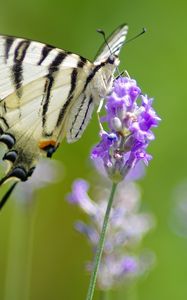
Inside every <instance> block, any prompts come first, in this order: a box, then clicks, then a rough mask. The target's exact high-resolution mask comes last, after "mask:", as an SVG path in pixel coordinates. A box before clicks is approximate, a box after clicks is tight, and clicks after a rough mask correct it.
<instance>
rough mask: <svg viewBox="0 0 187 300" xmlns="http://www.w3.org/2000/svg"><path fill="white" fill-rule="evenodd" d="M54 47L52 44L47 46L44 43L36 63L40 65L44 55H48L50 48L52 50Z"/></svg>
mask: <svg viewBox="0 0 187 300" xmlns="http://www.w3.org/2000/svg"><path fill="white" fill-rule="evenodd" d="M53 49H54V47H52V46H48V45H44V46H43V49H42V52H41V57H40V60H39V62H38V65H41V64H42V63H43V61H44V60H45V59H46V57H47V56H48V54H49V53H50V52H51V50H53Z"/></svg>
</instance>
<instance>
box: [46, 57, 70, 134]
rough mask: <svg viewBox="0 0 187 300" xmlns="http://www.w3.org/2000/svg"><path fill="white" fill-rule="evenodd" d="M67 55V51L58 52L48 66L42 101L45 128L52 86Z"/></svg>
mask: <svg viewBox="0 0 187 300" xmlns="http://www.w3.org/2000/svg"><path fill="white" fill-rule="evenodd" d="M48 53H49V52H48ZM67 55H68V54H67V53H66V52H60V53H58V54H57V56H56V57H55V58H54V60H53V61H52V63H51V64H50V66H49V68H48V70H49V72H48V74H47V75H46V83H45V86H44V99H43V101H42V103H43V107H42V126H43V129H45V123H46V114H47V111H48V107H49V103H50V95H51V89H52V86H53V83H54V80H55V76H56V72H57V71H58V69H59V66H60V64H61V63H62V61H63V60H64V59H65V58H66V57H67Z"/></svg>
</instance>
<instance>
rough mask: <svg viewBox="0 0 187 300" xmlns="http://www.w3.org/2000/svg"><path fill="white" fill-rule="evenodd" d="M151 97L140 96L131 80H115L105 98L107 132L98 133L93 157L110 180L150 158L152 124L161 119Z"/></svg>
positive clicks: (117, 179) (118, 177) (139, 91)
mask: <svg viewBox="0 0 187 300" xmlns="http://www.w3.org/2000/svg"><path fill="white" fill-rule="evenodd" d="M152 102H153V99H150V98H148V96H147V95H142V94H141V90H140V88H139V87H138V86H137V84H136V81H135V80H134V79H130V78H129V77H120V78H118V79H116V80H115V82H114V87H113V91H112V93H111V94H110V95H109V96H108V98H107V103H106V106H105V108H106V116H105V117H103V118H102V119H101V121H102V122H107V123H108V127H109V132H106V131H104V130H102V131H101V132H100V136H101V141H100V143H99V144H98V145H96V146H95V147H94V149H93V150H92V154H91V157H92V159H95V160H97V159H100V160H101V161H102V162H103V164H104V166H105V169H106V171H107V173H108V175H109V177H111V178H112V180H113V181H117V182H118V181H120V180H122V179H123V178H124V177H125V175H126V174H127V173H128V171H129V170H130V169H132V168H133V167H134V166H135V165H136V164H137V163H138V162H139V161H143V162H144V163H145V164H146V165H148V163H149V160H150V159H151V158H152V157H151V155H149V154H148V153H147V147H148V145H149V143H150V141H152V140H153V139H154V134H153V132H152V131H151V129H152V127H156V126H158V123H159V121H160V118H159V117H158V116H157V114H156V112H155V111H154V109H153V108H152Z"/></svg>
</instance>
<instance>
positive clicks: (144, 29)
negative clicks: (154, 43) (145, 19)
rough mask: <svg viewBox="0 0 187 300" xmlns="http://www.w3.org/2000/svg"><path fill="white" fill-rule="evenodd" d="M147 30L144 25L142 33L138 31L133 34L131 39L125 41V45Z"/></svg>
mask: <svg viewBox="0 0 187 300" xmlns="http://www.w3.org/2000/svg"><path fill="white" fill-rule="evenodd" d="M146 32H147V29H146V28H145V27H144V28H143V29H142V31H141V32H140V33H138V34H137V35H135V36H133V37H132V38H131V39H129V40H127V41H126V42H125V43H124V45H125V44H128V43H129V42H132V41H134V40H136V39H137V38H138V37H140V36H141V35H142V34H144V33H146Z"/></svg>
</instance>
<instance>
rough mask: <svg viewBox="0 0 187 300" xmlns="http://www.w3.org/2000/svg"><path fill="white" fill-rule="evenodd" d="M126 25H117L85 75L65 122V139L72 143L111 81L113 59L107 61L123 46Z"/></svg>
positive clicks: (116, 54) (78, 135)
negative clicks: (82, 87) (85, 77)
mask: <svg viewBox="0 0 187 300" xmlns="http://www.w3.org/2000/svg"><path fill="white" fill-rule="evenodd" d="M127 32H128V26H127V25H126V24H123V25H121V26H119V27H118V28H117V29H116V30H115V31H114V32H113V33H112V34H111V35H110V36H109V38H108V39H107V44H106V42H105V43H104V45H103V46H102V47H101V48H100V49H99V51H98V55H97V56H96V59H95V61H94V66H93V68H92V70H91V72H90V73H89V75H88V77H87V84H86V88H85V89H84V92H83V93H81V95H80V97H79V98H78V99H77V100H76V102H75V104H74V105H73V106H72V109H71V110H70V114H69V116H68V123H67V128H66V132H67V140H68V142H70V143H72V142H75V141H76V140H78V139H79V138H80V137H81V135H82V133H83V132H84V130H85V128H86V126H87V124H88V122H89V120H90V118H91V116H92V112H93V109H94V104H96V105H99V103H100V100H101V99H102V98H103V97H105V96H106V95H107V94H108V93H109V92H110V89H111V86H112V83H113V73H114V72H115V69H116V65H115V60H114V61H113V64H111V62H110V63H108V58H109V57H110V56H111V53H112V54H113V55H114V56H115V57H116V58H117V56H118V55H119V52H120V50H121V47H122V46H123V44H124V42H125V39H126V35H127Z"/></svg>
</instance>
